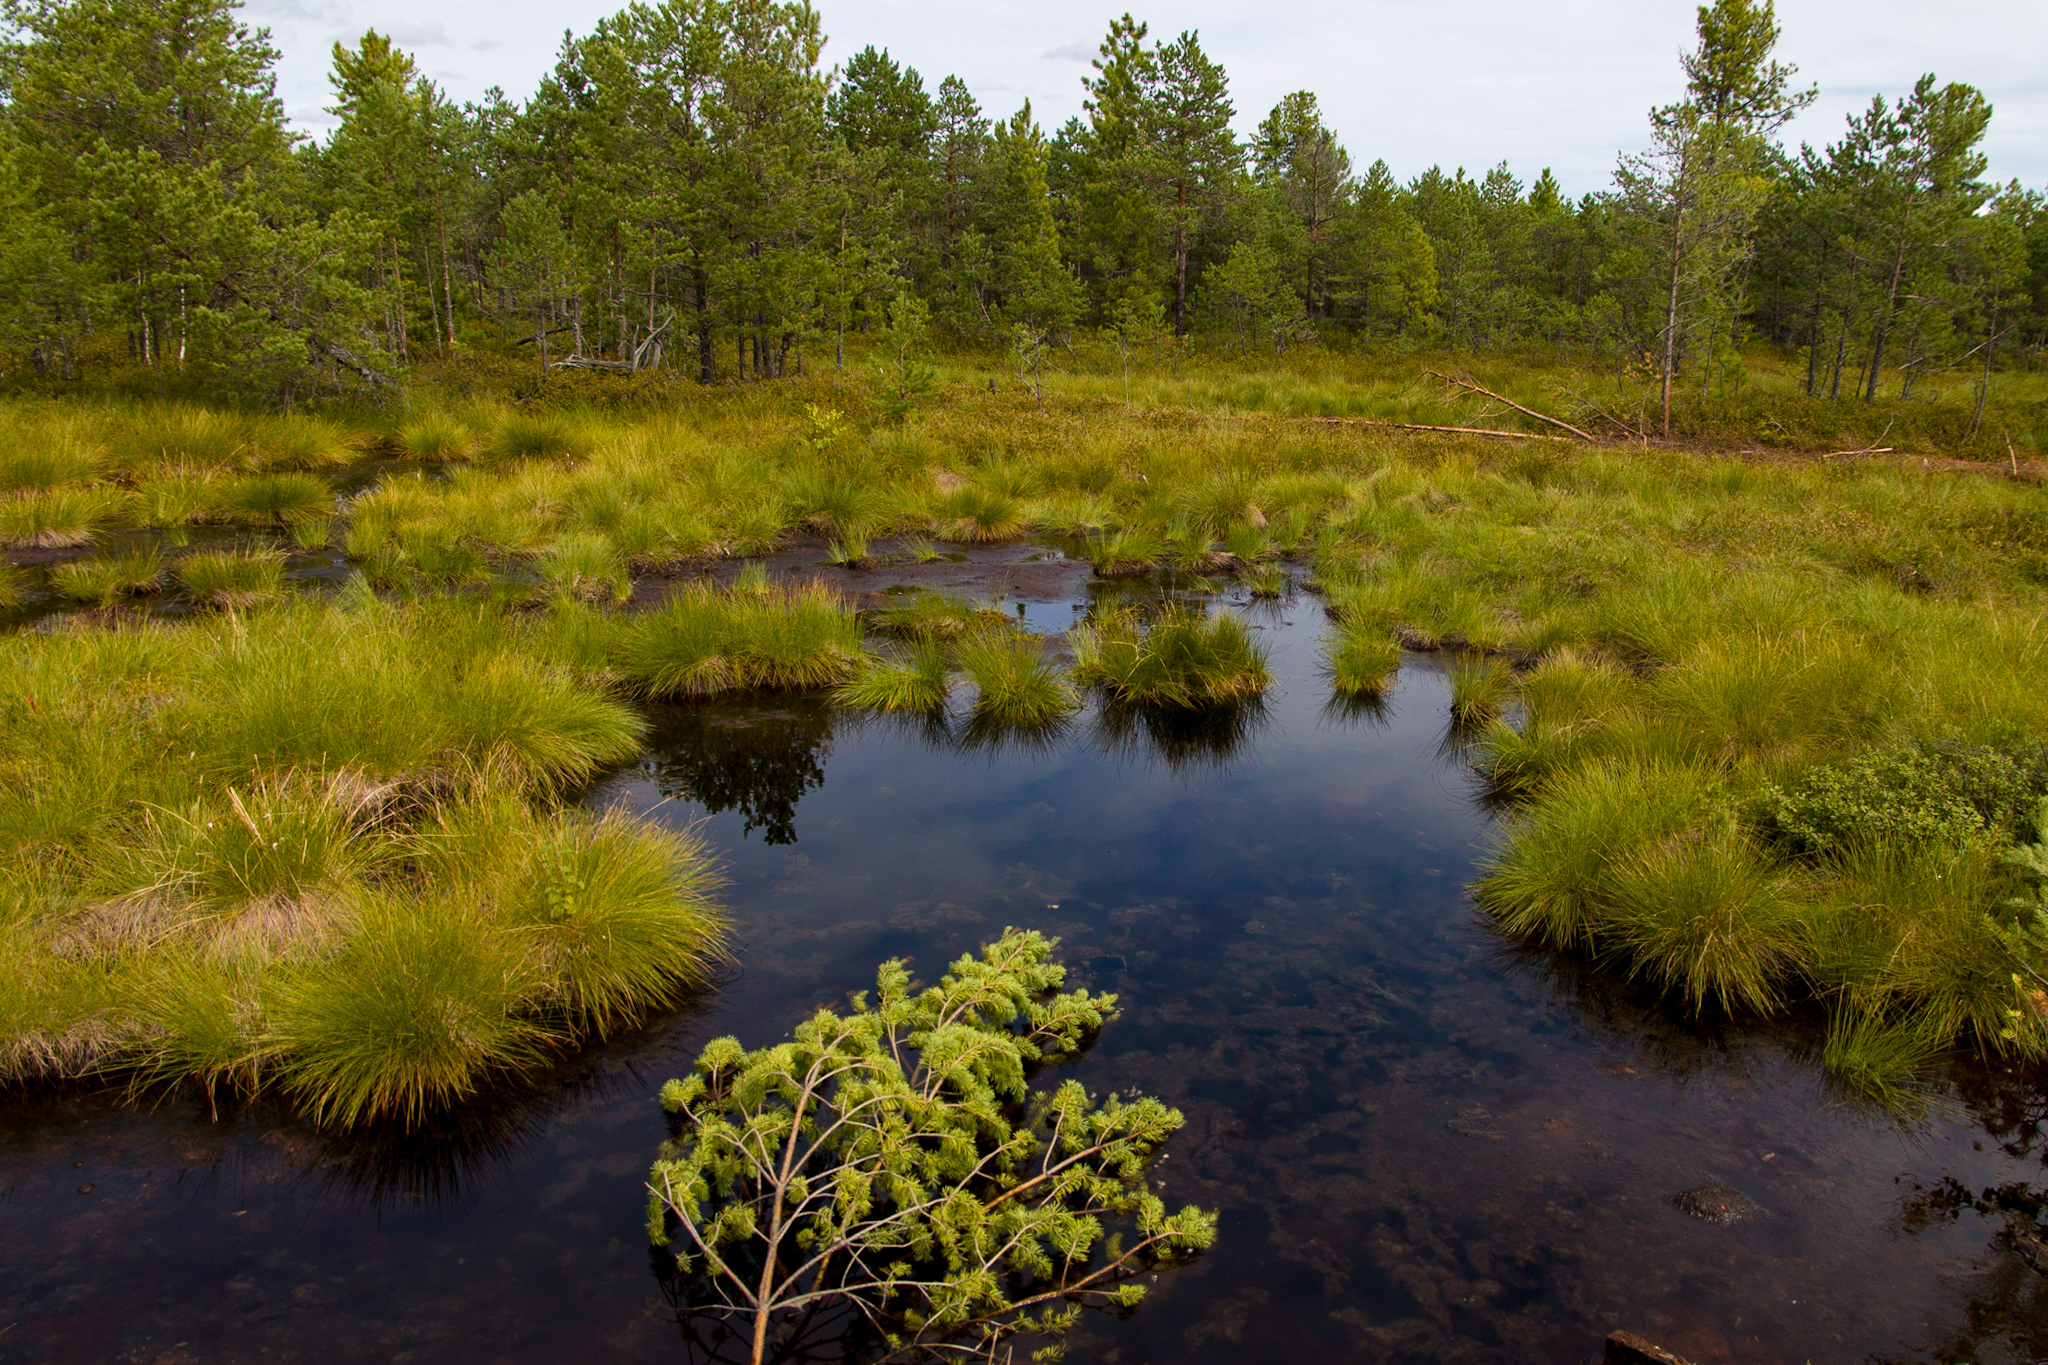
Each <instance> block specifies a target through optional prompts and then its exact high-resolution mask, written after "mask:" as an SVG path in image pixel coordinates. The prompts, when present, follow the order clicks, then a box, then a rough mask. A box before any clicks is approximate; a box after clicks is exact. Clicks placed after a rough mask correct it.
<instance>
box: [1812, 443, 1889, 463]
mask: <svg viewBox="0 0 2048 1365" xmlns="http://www.w3.org/2000/svg"><path fill="white" fill-rule="evenodd" d="M1892 453H1893V447H1891V446H1865V447H1863V449H1861V450H1830V451H1828V452H1827V453H1826V454H1825V455H1822V456H1821V458H1822V459H1823V460H1833V459H1839V458H1840V457H1841V456H1844V455H1890V454H1892Z"/></svg>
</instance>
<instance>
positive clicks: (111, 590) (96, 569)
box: [50, 549, 164, 607]
mask: <svg viewBox="0 0 2048 1365" xmlns="http://www.w3.org/2000/svg"><path fill="white" fill-rule="evenodd" d="M163 585H164V561H163V556H162V555H160V554H158V553H157V552H156V551H155V550H154V549H146V550H131V551H129V552H128V553H126V554H120V555H112V556H108V557H105V558H95V559H76V560H73V561H71V562H70V563H68V564H59V565H57V566H56V567H55V568H53V569H51V570H50V586H51V587H52V588H55V589H56V590H57V591H58V592H59V593H61V594H63V595H64V596H65V597H68V598H70V599H71V600H73V601H74V602H85V603H88V604H90V605H92V606H95V607H110V606H112V605H114V604H115V603H116V602H119V601H120V600H121V599H123V598H126V597H137V596H141V595H143V594H145V593H153V592H156V591H157V590H158V589H160V588H162V587H163Z"/></svg>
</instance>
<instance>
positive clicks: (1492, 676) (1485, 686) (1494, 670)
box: [1445, 655, 1515, 725]
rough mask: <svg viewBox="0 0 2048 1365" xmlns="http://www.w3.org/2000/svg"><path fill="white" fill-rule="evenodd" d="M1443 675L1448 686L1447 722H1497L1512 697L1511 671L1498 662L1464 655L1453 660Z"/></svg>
mask: <svg viewBox="0 0 2048 1365" xmlns="http://www.w3.org/2000/svg"><path fill="white" fill-rule="evenodd" d="M1445 673H1446V676H1448V677H1449V679H1450V683H1451V719H1452V720H1454V721H1456V722H1457V723H1458V724H1459V725H1485V724H1486V723H1488V722H1489V721H1492V720H1495V719H1497V718H1498V717H1499V716H1500V713H1501V709H1502V708H1503V707H1505V706H1506V705H1507V703H1508V699H1509V698H1510V697H1512V696H1513V695H1514V691H1515V675H1514V671H1513V670H1512V669H1510V668H1509V667H1508V666H1507V664H1505V663H1504V662H1502V661H1501V660H1499V659H1493V658H1488V657H1486V656H1485V655H1478V656H1470V655H1468V656H1465V657H1462V658H1458V659H1455V660H1453V661H1452V662H1451V665H1450V667H1449V668H1447V669H1446V670H1445Z"/></svg>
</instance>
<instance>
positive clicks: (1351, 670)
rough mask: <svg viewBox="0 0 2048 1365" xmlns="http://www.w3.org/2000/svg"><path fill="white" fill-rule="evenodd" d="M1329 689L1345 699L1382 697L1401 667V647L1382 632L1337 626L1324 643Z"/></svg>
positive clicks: (1356, 626)
mask: <svg viewBox="0 0 2048 1365" xmlns="http://www.w3.org/2000/svg"><path fill="white" fill-rule="evenodd" d="M1325 648H1326V650H1327V652H1328V655H1329V673H1330V690H1331V691H1333V692H1335V693H1336V694H1337V695H1338V696H1339V697H1344V698H1348V699H1359V698H1373V697H1381V696H1384V695H1386V691H1387V689H1388V688H1389V687H1390V686H1392V685H1393V681H1394V674H1395V673H1397V672H1398V671H1400V668H1401V646H1400V644H1399V642H1397V641H1396V640H1395V639H1394V637H1393V636H1391V635H1389V634H1387V633H1386V632H1385V631H1384V630H1379V629H1374V628H1372V627H1369V626H1359V625H1352V624H1342V625H1339V626H1338V627H1337V628H1336V629H1335V630H1333V631H1331V633H1330V637H1329V639H1328V641H1327V642H1326V644H1325Z"/></svg>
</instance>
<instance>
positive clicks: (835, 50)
mask: <svg viewBox="0 0 2048 1365" xmlns="http://www.w3.org/2000/svg"><path fill="white" fill-rule="evenodd" d="M621 3H622V0H546V3H542V2H541V0H247V13H248V16H249V18H250V20H251V21H252V22H254V23H256V24H261V25H265V26H267V27H268V28H269V29H270V30H271V35H272V38H273V40H274V41H275V42H276V43H277V45H278V47H279V48H281V49H282V50H283V53H284V60H283V64H282V68H281V70H280V73H279V86H280V93H281V94H282V95H283V97H284V101H285V107H286V109H287V111H288V112H289V113H290V115H291V118H292V120H293V122H294V123H295V124H296V125H298V126H299V127H300V128H301V129H303V130H305V131H307V132H312V133H320V132H324V131H325V129H326V128H327V126H328V125H329V123H330V122H331V120H330V119H329V118H328V116H327V114H326V113H325V112H324V111H323V108H322V106H323V105H325V104H326V103H327V99H328V88H327V79H326V78H327V68H328V61H329V59H328V53H329V49H330V47H331V46H332V44H333V43H334V42H335V41H336V40H337V39H342V40H347V41H353V40H354V39H355V38H356V37H357V36H358V35H360V34H361V33H362V31H363V30H364V29H365V28H375V29H377V30H379V31H380V32H384V33H389V34H392V35H394V36H395V37H396V38H397V40H398V41H399V43H400V45H401V46H403V47H405V48H406V49H408V50H409V51H411V52H413V53H414V54H415V55H416V56H417V57H418V59H419V62H420V67H421V69H422V70H423V71H425V72H426V73H427V75H429V76H430V77H432V78H433V79H434V80H435V81H437V82H439V83H440V85H441V86H442V87H443V88H444V89H445V90H447V91H448V92H449V93H450V94H451V95H453V96H454V97H455V98H456V99H458V100H461V99H472V98H475V97H476V96H477V95H479V94H480V93H482V91H483V90H485V89H486V88H487V87H489V86H492V85H499V86H502V87H504V89H505V90H506V92H507V93H509V94H510V95H512V96H513V97H514V98H524V97H525V96H526V95H528V94H530V93H531V92H532V90H533V87H534V84H535V82H536V81H537V80H538V79H539V77H540V76H541V75H542V74H543V73H545V72H546V71H547V70H548V69H549V68H550V67H551V66H552V65H553V62H554V59H555V55H556V53H557V51H558V50H559V48H560V45H561V39H562V30H563V28H564V27H565V26H568V27H573V28H574V29H575V30H576V31H577V32H579V33H580V32H585V31H588V29H589V28H590V26H591V24H592V23H593V22H594V21H595V20H596V19H598V18H599V17H601V16H602V15H604V14H607V13H610V12H612V11H614V10H616V9H618V8H620V5H621ZM1124 7H1125V5H1124V3H1122V0H1110V2H1109V3H1099V2H1098V0H950V3H948V0H823V3H821V4H820V10H821V12H822V14H823V18H824V24H825V32H826V34H827V36H828V38H829V39H830V43H829V45H828V46H827V48H826V52H825V59H826V61H827V62H828V63H836V62H842V61H844V60H845V59H846V57H847V56H848V55H849V54H851V53H853V52H856V51H858V50H860V49H861V48H862V47H865V46H866V45H868V44H869V43H873V44H875V45H877V46H880V47H885V48H887V49H889V51H890V52H891V53H892V54H893V55H894V56H895V57H896V58H897V59H898V60H900V61H903V62H905V63H907V64H908V65H911V66H915V67H917V68H918V69H919V70H920V71H922V72H923V73H924V75H925V78H926V85H927V87H928V88H936V86H937V85H938V82H939V78H940V77H942V76H945V75H946V74H948V73H952V74H956V75H958V76H960V77H962V78H963V79H964V80H966V82H967V84H968V86H969V87H970V88H971V89H972V90H973V91H974V93H975V95H976V96H977V97H978V98H979V99H980V100H981V103H982V106H983V108H984V110H986V111H987V112H989V113H991V114H1008V113H1010V112H1012V111H1014V110H1015V109H1016V108H1017V106H1018V105H1020V104H1022V103H1023V102H1024V101H1025V100H1026V99H1029V100H1030V101H1031V106H1032V109H1033V110H1034V111H1035V112H1036V113H1037V115H1038V117H1039V121H1040V122H1041V124H1043V125H1044V127H1045V128H1046V130H1047V131H1048V132H1050V131H1051V130H1052V129H1054V128H1056V127H1057V126H1058V125H1059V124H1060V123H1062V122H1064V121H1065V120H1066V118H1067V117H1068V116H1069V115H1071V114H1077V113H1079V112H1080V106H1081V76H1082V75H1083V74H1084V73H1085V72H1086V71H1087V70H1088V60H1089V58H1090V57H1091V56H1093V55H1094V51H1095V46H1096V43H1097V42H1098V41H1099V40H1100V39H1101V36H1102V33H1103V31H1104V29H1105V28H1107V26H1108V23H1109V20H1110V19H1111V18H1112V17H1113V16H1115V15H1116V14H1118V13H1120V12H1122V10H1123V9H1124ZM1133 12H1134V13H1136V14H1137V16H1138V17H1139V18H1140V19H1143V20H1145V21H1146V22H1147V23H1149V24H1150V25H1151V27H1152V32H1153V34H1154V35H1155V36H1158V35H1167V36H1171V35H1172V34H1173V33H1176V32H1178V31H1180V30H1181V29H1187V28H1192V29H1197V30H1199V31H1200V33H1201V35H1202V43H1203V46H1204V47H1205V48H1206V49H1207V50H1208V52H1209V54H1210V55H1211V56H1212V57H1213V58H1215V59H1217V60H1219V61H1221V62H1222V63H1223V65H1224V67H1225V68H1226V69H1227V70H1228V71H1229V73H1230V80H1231V93H1232V95H1233V97H1234V98H1235V100H1236V103H1237V108H1238V124H1239V127H1240V129H1241V130H1243V131H1247V132H1248V131H1249V130H1250V128H1251V127H1252V125H1253V124H1255V123H1256V122H1257V121H1258V119H1259V118H1260V117H1261V116H1262V115H1263V114H1264V113H1265V111H1266V110H1267V109H1269V108H1271V107H1272V105H1273V104H1274V102H1275V101H1276V100H1278V99H1279V97H1280V96H1281V95H1283V94H1285V93H1287V92H1288V91H1290V90H1300V89H1308V90H1313V91H1315V92H1316V94H1317V95H1318V96H1319V97H1320V99H1321V101H1322V106H1323V109H1324V111H1325V117H1326V119H1327V120H1328V122H1329V124H1330V126H1331V127H1332V128H1334V129H1335V130H1336V132H1337V134H1338V136H1339V137H1340V138H1341V139H1342V140H1343V141H1344V143H1345V145H1346V146H1347V147H1348V148H1350V150H1351V153H1352V157H1353V159H1354V160H1355V161H1356V162H1357V163H1358V164H1359V165H1360V166H1361V167H1363V166H1365V165H1367V164H1369V163H1370V162H1371V161H1372V160H1373V158H1375V157H1384V158H1386V160H1387V163H1388V164H1389V165H1390V166H1392V167H1393V169H1394V172H1395V174H1396V175H1398V176H1400V177H1401V178H1403V179H1406V178H1408V177H1410V176H1413V175H1415V174H1416V173H1418V172H1420V171H1422V170H1424V169H1426V168H1427V167H1429V166H1430V165H1432V164H1438V163H1440V164H1442V165H1443V166H1444V167H1445V168H1446V169H1448V168H1451V167H1455V166H1464V167H1467V168H1469V169H1474V170H1478V169H1483V168H1485V167H1488V166H1491V165H1493V164H1495V163H1496V162H1499V161H1503V160H1505V161H1506V162H1507V163H1508V165H1509V166H1510V167H1511V168H1512V169H1513V170H1514V171H1515V173H1516V174H1517V175H1520V176H1522V177H1523V178H1524V179H1529V178H1532V177H1534V176H1535V175H1536V174H1537V172H1539V171H1540V170H1541V169H1542V168H1543V167H1545V166H1549V167H1552V168H1553V169H1554V170H1555V171H1556V173H1557V176H1558V178H1559V179H1560V180H1561V181H1562V182H1563V183H1564V186H1565V188H1566V189H1567V190H1568V191H1569V192H1571V193H1573V194H1578V193H1583V192H1585V191H1588V190H1594V189H1599V188H1601V187H1602V186H1604V185H1605V184H1606V183H1607V179H1608V175H1609V172H1610V171H1611V170H1612V169H1613V166H1614V159H1615V154H1616V152H1617V151H1620V150H1622V149H1625V148H1635V147H1638V146H1639V145H1640V144H1641V142H1642V140H1643V128H1644V115H1645V113H1646V112H1647V111H1648V109H1649V108H1650V107H1651V106H1652V105H1654V104H1659V103H1663V102H1666V101H1669V100H1670V99H1672V98H1674V97H1675V95H1676V94H1677V92H1678V90H1679V86H1680V80H1681V78H1680V75H1679V71H1678V54H1679V52H1680V51H1681V50H1682V49H1684V48H1686V47H1687V46H1689V45H1690V43H1691V40H1692V23H1693V5H1692V4H1691V3H1678V2H1677V0H1463V2H1462V3H1459V4H1456V5H1452V4H1448V3H1443V0H1435V2H1434V3H1431V2H1429V0H1293V3H1286V4H1283V3H1278V2H1277V0H1257V2H1256V3H1250V2H1248V0H1236V2H1235V3H1231V2H1229V0H1170V2H1167V0H1161V2H1160V3H1152V4H1134V5H1133ZM1779 20H1780V23H1781V24H1782V26H1783V28H1784V38H1783V40H1782V42H1781V43H1780V45H1779V55H1780V57H1781V58H1782V59H1785V60H1789V61H1792V62H1795V63H1797V64H1798V66H1799V67H1800V70H1801V73H1802V78H1803V79H1805V80H1810V81H1813V82H1816V83H1818V84H1819V86H1820V95H1821V97H1820V102H1819V103H1818V104H1817V105H1816V106H1815V107H1814V108H1813V110H1812V111H1811V112H1809V113H1808V114H1807V115H1806V116H1805V117H1804V118H1802V119H1801V120H1800V121H1799V122H1798V123H1797V124H1795V125H1794V126H1793V128H1792V131H1791V138H1792V140H1793V141H1794V142H1797V141H1800V140H1807V141H1812V142H1814V143H1816V144H1819V143H1824V142H1827V141H1830V140H1832V139H1833V138H1834V137H1835V136H1836V135H1837V134H1838V132H1839V131H1840V129H1841V126H1842V120H1843V117H1844V115H1846V114H1847V113H1849V112H1850V111H1852V110H1855V109H1860V108H1862V107H1864V106H1865V105H1867V104H1868V103H1869V101H1870V97H1871V96H1872V95H1874V94H1878V93H1884V94H1886V95H1896V94H1898V93H1899V92H1901V91H1904V90H1907V89H1910V88H1911V86H1912V84H1913V81H1914V80H1915V79H1916V78H1917V77H1918V76H1919V75H1920V74H1921V73H1922V72H1925V71H1930V70H1931V71H1933V72H1935V73H1936V74H1937V75H1939V76H1940V77H1941V78H1942V79H1943V80H1959V81H1968V82H1970V83H1972V84H1974V85H1976V86H1978V87H1979V88H1981V89H1983V90H1984V91H1985V92H1986V93H1987V94H1988V95H1989V96H1990V97H1991V100H1992V102H1993V104H1994V105H1995V106H1996V109H1997V113H1996V115H1995V116H1994V118H1993V119H1992V123H1991V136H1990V138H1989V141H1988V144H1987V150H1988V151H1989V153H1990V155H1991V173H1992V175H1993V176H1994V177H1995V178H1997V179H2000V180H2004V179H2009V178H2012V177H2015V176H2017V177H2018V178H2019V179H2020V180H2021V181H2022V182H2024V183H2026V184H2027V185H2029V186H2032V187H2034V188H2036V189H2039V188H2043V187H2044V186H2048V3H2043V0H1942V3H1939V4H1933V3H1929V0H1779Z"/></svg>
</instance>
